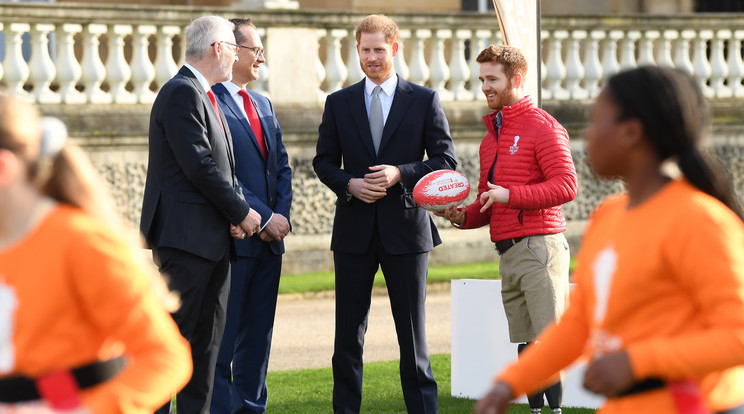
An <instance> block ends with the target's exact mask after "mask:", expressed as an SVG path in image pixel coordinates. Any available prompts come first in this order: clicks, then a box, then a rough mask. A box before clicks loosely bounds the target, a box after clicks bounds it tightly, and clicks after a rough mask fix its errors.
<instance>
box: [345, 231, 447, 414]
mask: <svg viewBox="0 0 744 414" xmlns="http://www.w3.org/2000/svg"><path fill="white" fill-rule="evenodd" d="M333 258H334V264H335V266H336V339H335V342H334V350H333V360H332V365H333V412H334V413H343V414H349V413H359V411H360V407H361V403H362V370H363V361H362V348H363V346H364V334H365V332H366V331H367V320H368V315H369V307H370V300H371V296H372V283H373V281H374V277H375V273H376V272H377V268H378V266H381V267H382V272H383V274H384V276H385V283H386V284H387V289H388V296H389V297H390V307H391V309H392V313H393V319H394V321H395V330H396V333H397V335H398V345H399V347H400V382H401V386H402V388H403V398H404V400H405V403H406V408H407V411H408V413H411V414H414V413H436V412H437V383H436V381H435V380H434V376H433V374H432V372H431V365H430V363H429V353H428V351H427V347H426V313H425V311H426V310H425V306H424V305H425V301H426V275H427V271H428V265H427V259H428V253H418V254H406V255H390V254H387V253H385V251H384V249H383V248H382V244H381V243H380V239H379V237H378V235H377V232H376V231H375V232H374V234H373V236H372V241H371V244H370V249H369V251H368V252H367V253H365V254H361V255H356V254H348V253H339V252H334V254H333Z"/></svg>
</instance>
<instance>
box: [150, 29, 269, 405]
mask: <svg viewBox="0 0 744 414" xmlns="http://www.w3.org/2000/svg"><path fill="white" fill-rule="evenodd" d="M232 29H233V24H232V23H230V22H229V21H227V20H225V19H223V18H221V17H217V16H205V17H200V18H198V19H196V20H194V21H193V22H192V23H191V24H190V25H189V26H188V27H187V28H186V30H185V40H186V62H187V63H186V64H185V65H184V67H182V68H181V70H180V71H179V72H178V74H177V75H176V76H174V77H173V79H171V80H170V81H168V82H167V83H166V84H165V85H163V87H162V88H161V89H160V92H159V93H158V96H157V98H156V99H155V102H154V103H153V106H152V111H151V113H150V132H149V150H150V153H149V161H148V170H147V181H146V183H145V195H144V200H143V203H142V217H141V221H140V230H141V231H142V233H143V234H144V235H145V238H146V240H147V242H148V244H149V245H150V246H151V247H152V249H153V256H154V258H155V260H156V262H157V263H158V264H159V266H160V271H161V272H162V273H165V274H166V275H167V278H168V284H169V287H170V288H171V289H173V290H175V291H177V292H178V294H179V295H180V298H181V307H180V308H179V309H178V311H176V312H175V313H173V319H174V320H175V321H176V323H177V324H178V327H179V329H180V330H181V334H182V335H183V336H184V337H185V338H186V339H187V340H188V341H189V343H190V345H191V348H192V350H191V351H192V359H193V362H194V373H193V375H192V377H191V380H190V381H189V383H188V384H187V385H186V387H184V389H183V390H182V391H181V392H179V393H178V398H177V404H178V412H179V413H204V414H207V413H209V403H210V401H211V396H212V384H213V382H214V367H215V362H216V360H217V353H218V351H219V347H220V342H221V340H222V333H223V329H224V325H225V309H226V307H227V297H228V293H229V286H230V285H229V282H230V279H229V275H230V257H231V255H232V256H234V255H235V246H234V244H233V243H232V239H231V238H230V236H231V235H232V236H233V237H236V238H244V237H246V236H252V235H253V234H254V233H256V232H258V231H259V229H260V222H261V217H260V215H259V214H258V213H257V212H256V211H255V210H253V209H251V207H250V206H249V205H248V203H246V201H245V200H244V199H243V197H242V195H241V193H240V187H239V186H238V182H237V180H236V178H235V167H234V164H235V162H234V158H233V150H232V142H231V137H230V133H229V129H228V127H227V123H226V122H225V119H224V116H222V114H221V113H220V111H219V110H218V109H217V105H216V100H215V98H214V95H213V94H212V93H211V90H210V87H211V86H212V85H213V84H215V83H217V82H221V81H225V80H229V79H230V78H231V70H232V64H233V62H234V61H235V59H237V52H238V48H237V46H236V45H235V37H234V36H233V33H232ZM169 408H170V407H169V405H166V406H164V407H163V408H161V409H160V410H158V412H159V413H167V412H168V411H169Z"/></svg>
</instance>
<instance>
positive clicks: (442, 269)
mask: <svg viewBox="0 0 744 414" xmlns="http://www.w3.org/2000/svg"><path fill="white" fill-rule="evenodd" d="M500 277H501V276H500V275H499V263H498V262H485V263H465V264H457V265H442V266H431V267H429V277H428V282H429V283H438V282H439V283H441V282H449V281H450V280H452V279H499V278H500ZM375 286H385V278H384V277H383V276H382V271H378V272H377V276H375ZM333 287H334V276H333V272H316V273H307V274H301V275H282V278H281V280H280V281H279V293H302V292H320V291H324V290H333Z"/></svg>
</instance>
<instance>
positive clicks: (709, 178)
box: [605, 66, 744, 220]
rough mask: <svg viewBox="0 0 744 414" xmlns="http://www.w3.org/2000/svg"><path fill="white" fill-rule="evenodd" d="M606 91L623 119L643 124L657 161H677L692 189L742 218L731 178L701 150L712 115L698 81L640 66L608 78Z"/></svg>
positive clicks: (677, 72)
mask: <svg viewBox="0 0 744 414" xmlns="http://www.w3.org/2000/svg"><path fill="white" fill-rule="evenodd" d="M605 89H606V91H607V92H608V93H609V97H610V98H611V99H612V100H613V101H615V103H616V104H617V105H618V107H619V108H620V117H619V118H620V119H627V118H635V119H638V120H639V121H640V122H641V124H642V125H643V129H644V131H645V136H646V139H647V140H648V141H649V142H650V143H651V145H652V146H653V148H654V149H655V150H656V152H657V154H658V155H659V159H661V160H666V159H668V158H670V157H675V158H676V160H677V164H678V166H679V169H680V170H681V171H682V173H683V174H684V176H685V178H687V180H688V181H689V182H690V183H692V185H694V186H695V187H697V188H699V189H700V190H701V191H703V192H705V193H707V194H709V195H711V196H713V197H715V198H717V199H718V200H720V201H721V202H722V203H724V204H725V205H726V206H728V207H729V208H730V209H731V210H733V211H734V212H735V213H736V214H737V215H738V216H739V218H742V219H743V220H744V216H743V215H742V211H741V207H740V206H739V203H738V201H737V199H736V195H735V193H734V190H733V186H732V185H731V182H730V179H729V176H728V174H727V173H726V171H725V170H724V169H723V168H722V167H721V165H720V163H718V162H716V161H715V160H714V159H713V158H712V157H711V156H710V155H708V154H707V153H705V152H703V151H702V150H701V149H700V144H701V142H702V140H703V139H704V138H705V137H706V136H707V134H708V131H709V127H710V121H711V116H710V108H709V107H708V105H707V102H706V101H705V98H704V97H703V94H702V92H701V91H700V87H699V86H698V83H697V82H696V81H695V79H693V78H692V77H691V76H690V75H688V74H687V73H685V72H682V71H681V70H678V69H672V68H664V67H658V66H642V67H639V68H636V69H631V70H628V71H624V72H620V73H618V74H616V75H614V76H612V77H610V78H609V79H608V80H607V86H606V88H605Z"/></svg>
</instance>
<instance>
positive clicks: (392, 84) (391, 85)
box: [364, 72, 398, 96]
mask: <svg viewBox="0 0 744 414" xmlns="http://www.w3.org/2000/svg"><path fill="white" fill-rule="evenodd" d="M364 79H365V80H364V91H365V92H366V93H367V95H372V90H373V89H374V88H375V86H378V85H377V84H376V83H374V82H372V81H371V80H369V78H368V77H366V76H365V77H364ZM379 86H380V87H381V88H382V90H383V91H384V92H385V95H387V96H393V92H395V88H397V87H398V74H397V73H395V72H393V76H391V77H390V78H388V80H386V81H385V82H383V83H382V85H379Z"/></svg>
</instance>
